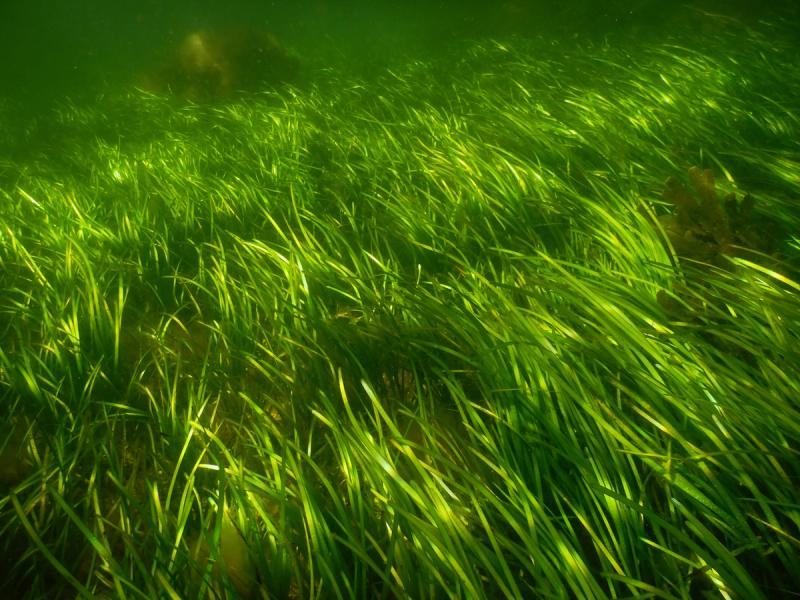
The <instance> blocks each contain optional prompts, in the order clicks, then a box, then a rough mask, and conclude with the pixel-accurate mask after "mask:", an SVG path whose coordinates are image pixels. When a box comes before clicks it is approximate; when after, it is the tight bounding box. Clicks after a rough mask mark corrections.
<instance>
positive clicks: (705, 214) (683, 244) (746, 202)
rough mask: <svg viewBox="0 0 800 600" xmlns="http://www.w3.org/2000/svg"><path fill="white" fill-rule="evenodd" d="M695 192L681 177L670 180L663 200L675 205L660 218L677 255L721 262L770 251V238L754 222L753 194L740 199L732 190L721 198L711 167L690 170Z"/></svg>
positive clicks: (696, 260) (689, 258)
mask: <svg viewBox="0 0 800 600" xmlns="http://www.w3.org/2000/svg"><path fill="white" fill-rule="evenodd" d="M689 178H690V179H691V182H692V186H693V187H694V194H692V193H691V192H690V191H689V190H688V189H687V188H686V187H685V186H684V185H683V184H682V183H681V182H680V181H678V179H676V178H675V177H670V178H669V179H667V182H666V186H665V190H664V193H663V198H664V200H666V201H668V202H669V203H670V204H672V205H674V206H675V207H676V211H675V212H674V213H673V214H668V215H662V216H661V217H659V221H660V223H661V226H662V227H663V228H664V232H665V233H666V234H667V238H668V239H669V242H670V244H671V245H672V248H673V249H674V251H675V254H676V255H677V256H678V258H680V259H682V260H690V261H695V262H701V263H707V264H713V265H719V264H720V263H721V259H722V257H723V255H727V256H742V255H744V254H753V252H755V253H764V252H768V251H769V239H768V238H767V237H766V236H765V235H764V232H763V231H759V230H758V229H757V228H756V227H755V226H754V224H753V206H754V204H755V203H754V200H753V197H752V196H750V195H749V194H747V195H746V196H745V197H744V199H743V200H742V201H741V202H739V201H738V200H737V198H736V194H734V193H733V192H731V193H730V194H728V195H727V196H725V197H724V198H722V199H720V198H719V197H718V196H717V192H716V189H715V186H714V176H713V174H712V173H711V170H710V169H705V170H701V169H700V168H698V167H691V168H690V169H689Z"/></svg>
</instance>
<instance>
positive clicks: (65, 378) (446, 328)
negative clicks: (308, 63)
mask: <svg viewBox="0 0 800 600" xmlns="http://www.w3.org/2000/svg"><path fill="white" fill-rule="evenodd" d="M711 25H712V27H710V28H708V29H703V32H704V37H702V38H700V37H697V38H695V37H691V36H689V37H691V39H692V41H693V42H694V45H693V46H691V48H690V47H689V46H688V45H687V40H686V39H684V40H680V39H673V40H667V39H659V40H657V41H651V42H649V43H645V42H640V43H637V44H634V43H628V44H627V45H625V44H608V45H602V44H595V45H591V44H588V43H586V44H583V45H581V44H576V43H573V42H570V43H564V42H562V43H558V42H554V41H553V40H549V39H540V40H523V39H508V40H503V41H498V40H494V41H483V42H473V43H470V44H468V45H465V46H462V47H461V51H460V52H458V53H456V52H454V53H453V54H451V55H449V56H442V57H440V58H439V59H437V60H430V61H428V60H424V61H423V60H420V61H408V62H406V63H405V64H399V65H395V66H393V67H391V68H387V69H386V70H385V71H383V72H381V73H379V74H377V75H375V76H374V77H371V78H356V77H353V76H348V75H346V74H345V73H340V72H338V71H327V72H322V73H320V74H319V75H318V76H316V77H315V78H311V81H310V82H309V83H308V84H307V85H304V86H301V87H298V88H283V89H280V90H277V91H274V92H270V93H264V94H256V95H251V96H248V97H242V98H240V99H237V100H235V101H231V102H228V103H218V104H213V105H202V104H200V105H181V104H178V103H175V102H173V101H171V100H170V99H168V98H162V97H157V96H151V95H146V94H144V93H139V92H131V93H129V94H126V95H121V96H117V97H108V96H106V97H104V98H103V99H101V100H98V101H97V102H96V103H92V104H88V105H87V104H82V105H76V104H74V103H73V104H71V103H69V102H64V103H63V104H62V105H61V107H60V109H59V110H57V111H55V112H53V113H52V114H48V115H45V116H42V117H41V118H39V119H38V120H37V121H36V122H34V123H28V124H27V125H26V126H25V127H22V126H17V127H15V126H14V125H15V123H14V122H13V115H12V112H11V110H10V108H8V109H4V110H5V113H4V114H3V115H2V119H3V121H4V124H3V127H4V128H5V134H4V135H5V139H4V140H2V143H3V145H4V146H5V147H6V148H7V149H8V150H9V151H10V152H9V153H8V155H7V156H6V158H4V159H3V162H2V164H0V182H2V190H1V191H0V195H2V198H0V286H2V287H1V289H2V292H1V293H0V335H1V336H2V346H0V394H2V396H1V397H2V400H1V403H0V411H1V413H2V414H1V415H0V417H1V418H2V426H1V428H2V429H1V431H0V433H2V437H0V443H2V446H0V448H2V450H0V486H2V487H0V493H1V494H2V495H0V544H2V546H1V548H2V549H1V550H0V552H1V553H2V564H3V570H4V573H3V580H2V581H0V589H2V590H4V591H3V597H14V598H45V597H46V598H62V597H65V598H66V597H75V596H76V595H78V596H86V597H90V596H97V597H120V598H157V597H163V598H167V597H169V598H211V597H229V598H236V597H244V598H259V597H271V598H273V597H274V598H316V597H320V598H452V597H463V598H500V597H509V598H564V597H574V598H630V597H657V598H689V597H704V596H703V594H708V596H707V597H719V598H748V599H757V598H776V597H783V596H786V597H792V596H790V592H791V590H797V589H800V554H798V551H799V550H800V492H798V490H800V480H799V479H798V477H800V462H798V450H799V449H800V445H799V442H800V401H799V400H798V399H800V303H798V301H797V298H798V291H800V283H798V280H797V279H796V278H795V274H796V271H795V266H796V264H797V254H798V250H799V248H798V244H799V242H798V237H797V231H798V223H799V221H800V215H799V214H798V210H797V202H798V200H800V189H799V188H800V106H799V105H798V103H799V102H800V72H798V71H797V69H796V66H795V63H794V61H795V58H796V55H797V48H791V47H788V46H786V45H784V44H783V43H781V42H778V41H776V40H777V36H774V35H772V34H771V33H770V30H769V28H766V26H763V27H762V29H761V30H759V31H755V30H752V29H747V28H745V27H743V26H740V25H738V24H736V23H732V22H727V21H726V22H717V21H712V23H711ZM774 27H776V28H779V27H780V24H778V25H774ZM698 40H702V42H700V41H698ZM693 165H697V166H700V167H704V168H709V169H711V170H712V171H713V172H714V173H715V174H716V176H717V181H718V183H717V188H718V191H719V193H720V195H722V193H723V192H725V193H727V192H730V191H737V192H739V197H740V198H741V196H742V195H743V194H744V192H749V193H751V194H752V195H753V198H754V199H755V205H754V210H753V216H752V219H753V221H752V223H748V224H746V225H747V226H748V227H751V229H753V228H755V229H754V230H755V231H757V232H759V231H760V232H763V235H762V237H764V238H766V237H768V238H769V239H768V240H766V241H767V242H769V244H768V245H769V248H768V249H759V251H758V253H757V252H756V249H753V248H751V249H741V248H740V250H749V251H743V252H735V251H733V250H731V248H728V247H722V246H721V245H720V244H717V242H716V241H715V239H713V236H712V237H711V238H709V239H703V240H700V241H701V242H703V243H706V244H711V245H712V246H713V248H712V253H713V254H714V260H713V261H706V262H699V261H696V260H693V257H692V256H686V255H683V256H681V255H680V252H678V251H676V244H673V243H671V241H674V239H675V238H670V236H669V235H668V234H669V232H668V231H666V228H665V227H664V226H662V224H663V223H664V222H665V221H664V216H665V215H666V216H667V218H669V215H674V214H675V206H672V205H671V204H670V203H669V202H666V201H662V200H661V194H662V190H663V189H664V181H665V180H666V179H667V177H669V176H674V177H677V178H678V179H681V180H687V178H688V176H687V169H688V168H689V167H690V166H693ZM686 188H687V189H691V186H690V185H688V184H687V185H686ZM699 191H700V193H701V194H702V192H703V190H699ZM659 215H661V217H659ZM684 225H686V224H685V223H684ZM767 233H768V234H767ZM686 235H693V236H694V238H693V239H696V238H698V236H699V234H698V232H697V230H696V229H695V230H693V231H689V232H688V233H686ZM715 244H717V245H715ZM765 248H766V247H765Z"/></svg>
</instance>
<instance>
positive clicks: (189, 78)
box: [143, 27, 300, 101]
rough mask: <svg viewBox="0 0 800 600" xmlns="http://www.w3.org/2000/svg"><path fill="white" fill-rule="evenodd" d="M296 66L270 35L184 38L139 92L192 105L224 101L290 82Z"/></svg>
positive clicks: (241, 30)
mask: <svg viewBox="0 0 800 600" xmlns="http://www.w3.org/2000/svg"><path fill="white" fill-rule="evenodd" d="M299 67H300V63H299V60H298V59H297V58H296V57H295V56H293V55H292V54H291V53H290V52H288V51H287V50H286V49H285V48H284V47H283V46H282V45H281V44H280V42H278V40H277V38H276V37H275V36H274V35H272V34H271V33H268V32H265V31H260V30H257V29H253V28H250V27H236V28H231V29H223V30H203V31H195V32H192V33H190V34H188V35H186V36H185V37H184V38H183V39H182V40H181V42H180V44H179V45H178V47H177V48H176V49H175V50H174V51H173V52H172V53H171V55H170V56H169V57H168V59H167V60H166V61H165V62H164V63H163V64H162V65H161V66H160V67H159V68H157V69H156V70H155V71H154V72H153V73H152V74H151V75H149V76H147V77H145V80H144V82H143V87H144V88H146V89H149V90H152V91H156V92H171V93H173V94H175V95H176V96H178V97H180V98H183V99H186V100H192V101H202V100H214V99H224V98H227V97H229V96H231V95H232V94H234V93H235V92H239V91H251V92H252V91H258V90H260V89H263V88H265V87H267V88H268V87H274V86H276V85H280V84H282V83H287V82H291V81H294V80H295V79H296V78H297V76H298V72H299Z"/></svg>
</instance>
